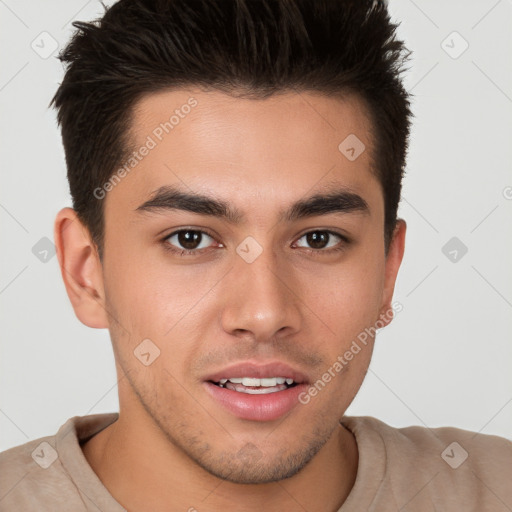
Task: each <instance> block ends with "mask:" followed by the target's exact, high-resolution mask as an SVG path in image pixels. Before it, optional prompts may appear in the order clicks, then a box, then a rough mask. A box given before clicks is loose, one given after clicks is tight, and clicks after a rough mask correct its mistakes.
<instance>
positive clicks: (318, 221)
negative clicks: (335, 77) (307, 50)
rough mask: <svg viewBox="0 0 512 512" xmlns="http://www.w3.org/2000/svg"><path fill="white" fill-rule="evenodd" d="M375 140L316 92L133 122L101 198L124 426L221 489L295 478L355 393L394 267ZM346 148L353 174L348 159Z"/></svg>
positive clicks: (209, 103)
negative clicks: (145, 431) (130, 155)
mask: <svg viewBox="0 0 512 512" xmlns="http://www.w3.org/2000/svg"><path fill="white" fill-rule="evenodd" d="M187 105H188V106H187ZM173 114H176V115H175V116H174V118H171V115H173ZM170 118H171V120H170V121H169V119H170ZM165 122H168V124H167V125H166V124H165ZM161 123H163V124H161ZM369 129H370V126H369V124H368V121H367V118H366V116H365V113H364V110H363V108H362V107H361V104H360V103H359V102H358V100H357V98H347V100H344V101H341V100H338V99H334V98H327V97H324V96H321V95H317V94H313V93H308V94H306V93H302V94H300V95H299V94H295V93H286V94H281V95H279V96H274V97H272V98H268V99H264V100H261V99H259V100H254V99H236V98H233V97H230V96H228V95H225V94H223V93H220V92H201V91H198V90H190V91H185V90H178V91H172V92H163V93H158V94H153V95H150V96H148V97H145V98H144V99H142V100H141V101H140V102H139V103H138V104H137V106H136V110H135V116H134V118H133V130H132V133H131V136H132V140H133V141H134V148H135V150H136V151H138V156H136V158H137V161H136V163H135V161H131V165H133V167H130V163H128V165H127V167H126V169H129V171H125V173H121V179H120V180H117V182H115V186H108V185H107V189H108V190H109V191H108V193H107V194H106V197H105V198H104V208H105V209H104V213H105V246H104V249H105V250H104V261H103V269H102V271H103V285H104V292H105V299H106V301H105V308H106V310H107V311H109V313H110V314H111V315H110V316H109V326H108V327H109V329H110V333H111V338H112V342H113V346H114V351H115V356H116V362H117V365H118V368H119V370H120V371H121V372H123V373H124V374H125V375H126V378H125V379H122V380H121V382H120V384H119V387H120V389H119V392H120V406H121V415H123V414H129V415H131V417H132V420H133V421H138V418H140V417H141V415H146V416H148V417H149V418H151V421H152V422H154V424H155V425H156V426H157V428H158V429H159V431H160V432H161V433H162V434H163V435H165V437H166V438H167V439H168V440H169V441H170V442H171V443H172V444H173V445H174V446H177V447H179V448H180V449H181V450H182V452H183V453H185V454H186V455H187V456H188V457H189V458H190V459H191V460H192V461H194V462H196V463H197V464H199V465H200V466H201V467H203V468H204V469H206V470H207V471H209V472H210V473H212V474H214V475H216V476H218V477H220V478H223V479H227V480H230V481H233V482H240V483H261V482H268V481H273V480H278V479H282V478H286V477H289V476H291V475H293V474H295V473H296V472H298V471H299V470H300V469H301V468H303V467H304V466H305V465H306V464H307V463H308V462H309V461H310V460H311V459H312V457H313V456H314V455H315V454H316V453H317V452H318V451H319V450H320V449H321V448H322V447H323V446H324V445H325V444H326V443H327V441H328V440H329V439H330V438H331V436H332V435H333V432H335V430H336V429H337V428H339V421H340V419H341V417H342V416H343V414H344V412H345V410H346V408H347V407H348V405H349V404H350V403H351V401H352V399H353V398H354V396H355V394H356V393H357V391H358V389H359V387H360V385H361V383H362V381H363V378H364V375H365V372H366V370H367V368H368V365H369V363H370V358H371V353H372V349H373V339H372V338H371V337H368V336H367V337H366V343H365V344H363V343H361V341H359V342H357V340H358V339H359V340H361V337H359V338H358V336H360V334H361V333H362V332H364V330H365V328H369V327H372V326H374V325H375V323H376V321H377V320H379V317H380V315H381V314H383V313H386V314H388V312H387V310H389V308H390V301H391V296H392V291H393V286H394V280H395V277H396V272H397V270H398V266H399V263H400V262H399V260H400V258H401V254H400V255H399V256H397V255H396V254H397V251H396V250H394V249H393V245H392V248H391V249H390V253H389V256H388V257H386V254H385V248H384V199H383V195H382V190H381V187H380V184H379V182H378V180H377V179H376V177H375V176H374V175H373V173H372V171H371V168H370V154H369V153H370V151H369V150H370V148H371V139H370V131H369ZM350 134H354V135H355V136H357V138H358V139H359V141H361V142H362V143H363V144H364V145H365V147H366V149H365V150H364V151H363V152H362V153H361V154H360V155H359V156H358V157H357V158H355V159H354V158H353V154H352V153H353V152H351V151H350V149H349V150H348V153H347V149H346V148H345V150H344V151H345V153H342V151H340V149H339V148H338V146H339V145H340V143H342V141H344V140H345V139H346V138H347V137H348V136H349V135H350ZM350 140H351V141H352V146H354V142H353V141H354V140H355V139H349V141H350ZM142 147H146V148H148V149H147V151H145V150H141V149H140V148H142ZM344 147H345V146H343V145H342V149H343V148H344ZM359 148H360V147H359V146H357V147H356V149H355V152H356V153H355V154H356V155H357V153H358V152H359ZM347 154H348V155H349V156H350V157H351V158H347V156H346V155H347ZM123 174H124V176H123ZM320 197H322V199H319V198H320ZM315 199H316V201H315ZM398 252H400V251H398ZM388 319H389V315H388ZM384 323H385V322H384ZM381 325H383V324H381ZM143 340H145V341H143ZM355 340H356V344H357V345H358V346H359V350H357V349H355V348H354V341H355ZM141 343H142V345H141ZM347 351H348V352H351V353H352V357H350V359H349V357H348V356H346V353H347ZM336 363H338V364H336ZM340 367H341V368H340ZM326 375H327V376H326ZM230 379H233V381H232V380H230ZM315 390H316V391H315Z"/></svg>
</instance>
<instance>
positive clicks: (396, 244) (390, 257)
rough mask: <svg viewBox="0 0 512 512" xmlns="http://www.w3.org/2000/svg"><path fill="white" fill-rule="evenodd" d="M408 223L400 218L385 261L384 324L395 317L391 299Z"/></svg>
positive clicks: (381, 315) (381, 318)
mask: <svg viewBox="0 0 512 512" xmlns="http://www.w3.org/2000/svg"><path fill="white" fill-rule="evenodd" d="M406 229H407V225H406V223H405V221H404V220H403V219H398V220H397V223H396V226H395V230H394V231H393V238H392V239H391V242H390V245H389V250H388V254H387V256H386V263H385V275H384V289H383V293H382V304H381V310H380V321H381V323H382V324H384V325H388V324H389V323H390V322H391V320H392V319H393V309H392V307H391V301H392V300H393V292H394V290H395V282H396V277H397V275H398V270H399V269H400V264H401V263H402V258H403V256H404V250H405V232H406Z"/></svg>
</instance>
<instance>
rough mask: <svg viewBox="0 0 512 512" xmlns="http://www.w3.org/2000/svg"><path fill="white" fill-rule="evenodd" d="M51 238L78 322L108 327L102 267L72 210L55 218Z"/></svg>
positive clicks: (86, 232)
mask: <svg viewBox="0 0 512 512" xmlns="http://www.w3.org/2000/svg"><path fill="white" fill-rule="evenodd" d="M53 235H54V236H53V237H54V240H55V246H56V250H57V258H58V260H59V266H60V271H61V275H62V279H63V281H64V285H65V287H66V291H67V294H68V297H69V300H70V301H71V305H72V306H73V309H74V310H75V314H76V316H77V317H78V319H79V320H80V321H81V322H82V323H83V324H85V325H87V326H88V327H93V328H98V329H103V328H108V327H109V321H108V314H107V311H106V309H105V293H104V286H103V272H102V265H101V262H100V259H99V256H98V252H97V248H96V244H94V242H93V241H92V239H91V237H90V234H89V230H88V229H87V228H86V227H85V226H84V225H83V224H82V223H81V222H80V220H79V218H78V216H77V214H76V212H75V210H73V209H72V208H63V209H62V210H60V211H59V213H58V214H57V217H56V219H55V225H54V232H53Z"/></svg>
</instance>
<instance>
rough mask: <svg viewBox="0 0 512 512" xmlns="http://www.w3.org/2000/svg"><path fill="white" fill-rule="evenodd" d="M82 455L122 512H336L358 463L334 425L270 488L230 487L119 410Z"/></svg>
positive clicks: (147, 423)
mask: <svg viewBox="0 0 512 512" xmlns="http://www.w3.org/2000/svg"><path fill="white" fill-rule="evenodd" d="M128 417H130V421H127V418H128ZM132 418H136V421H134V420H133V419H132ZM82 450H83V452H84V455H85V457H86V459H87V461H88V462H89V464H90V466H91V467H92V469H93V470H94V471H95V473H96V474H97V475H98V477H99V478H100V480H101V481H102V482H103V484H104V486H105V487H106V488H107V489H108V491H109V492H110V494H111V495H112V496H113V497H114V498H115V499H116V500H117V501H118V502H119V503H120V504H121V505H122V506H123V507H124V508H126V509H127V510H130V511H131V510H136V511H137V512H143V511H146V510H148V511H149V510H151V511H152V512H160V511H162V512H163V511H168V510H169V508H170V506H172V510H187V511H188V510H190V511H191V512H193V511H194V510H196V511H197V512H201V511H202V510H208V511H210V512H220V511H222V512H227V511H228V512H229V511H236V512H241V511H243V512H252V511H258V512H259V511H261V510H262V508H264V509H265V510H266V511H267V510H268V511H274V510H275V511H279V512H282V511H283V510H300V509H303V510H308V511H309V512H316V511H318V512H320V511H322V512H325V511H332V512H335V511H337V510H338V509H339V508H340V507H341V505H342V504H343V503H344V501H345V500H346V498H347V496H348V494H349V493H350V490H351V489H352V487H353V485H354V482H355V478H356V474H357V465H358V451H357V444H356V442H355V438H354V436H353V434H352V433H351V432H350V431H349V430H347V429H346V428H345V427H343V426H342V425H341V424H340V425H339V428H338V429H336V430H335V431H334V432H333V434H332V436H331V437H330V438H329V440H328V441H327V443H326V444H325V445H324V446H323V448H322V449H321V450H320V451H319V452H318V453H317V454H316V456H315V457H314V458H313V459H312V460H311V461H310V462H309V463H308V464H307V465H306V466H305V467H304V468H303V469H302V470H301V471H299V473H297V474H296V475H294V476H292V477H290V478H287V479H285V480H281V481H278V482H272V483H265V484H258V485H245V484H235V483H232V482H228V481H225V480H221V479H219V478H217V477H216V476H213V475H211V474H210V473H208V472H207V471H205V470H204V469H203V468H201V467H200V466H198V465H197V464H196V463H195V462H194V461H192V460H191V459H190V458H189V457H188V456H187V455H186V454H184V453H183V452H182V451H181V450H180V449H179V448H178V447H176V446H174V445H173V444H172V443H171V442H170V441H169V440H168V439H167V438H166V437H165V436H164V435H163V433H162V432H161V431H160V429H159V428H158V427H157V426H156V425H155V424H154V422H152V421H151V419H150V418H149V417H148V416H147V415H140V414H139V415H137V416H135V415H127V414H123V411H122V410H121V413H120V415H119V419H118V420H117V421H116V422H115V423H113V424H112V425H109V426H108V427H107V428H105V429H104V430H102V431H101V432H100V433H98V434H97V435H95V436H94V437H93V438H91V439H90V440H89V441H88V442H87V443H85V444H84V445H83V446H82Z"/></svg>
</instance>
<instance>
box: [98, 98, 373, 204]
mask: <svg viewBox="0 0 512 512" xmlns="http://www.w3.org/2000/svg"><path fill="white" fill-rule="evenodd" d="M370 129H371V125H370V123H369V120H368V117H367V115H366V111H365V109H364V105H363V104H362V102H361V101H360V100H359V99H358V98H357V97H355V96H348V97H346V98H345V99H337V98H333V97H327V96H324V95H321V94H318V93H306V92H301V93H297V92H287V93H281V94H279V95H274V96H271V97H268V98H265V99H249V98H237V97H233V96H230V95H228V94H225V93H222V92H218V91H209V92H206V91H201V90H198V89H188V90H185V89H178V90H173V91H163V92H159V93H155V94H149V95H147V96H145V97H144V98H142V99H141V100H139V101H138V102H137V104H136V105H135V107H134V111H133V117H132V125H131V129H130V133H129V138H130V140H131V142H132V149H133V150H134V152H135V153H137V156H136V157H133V158H136V161H134V160H133V158H132V160H133V161H132V164H134V165H133V166H131V165H129V166H127V169H128V167H129V170H128V172H126V173H125V174H126V178H123V180H122V181H121V182H120V183H119V185H117V186H116V187H115V189H114V190H112V192H109V194H108V196H112V197H111V198H110V197H108V199H109V200H108V201H107V204H108V203H109V202H112V201H116V202H117V201H122V202H124V203H125V205H126V206H127V207H129V208H130V209H131V210H134V209H135V208H136V207H137V206H138V205H139V204H140V203H141V201H142V200H144V199H147V198H148V197H150V196H151V194H152V193H153V192H154V191H155V190H157V189H158V188H160V187H162V186H165V185H169V184H179V185H180V186H182V188H183V187H185V188H188V189H190V191H193V192H197V193H210V192H212V191H217V192H219V194H217V196H224V198H225V199H226V200H233V201H237V202H238V203H239V204H241V205H242V206H243V205H244V203H245V204H246V206H251V205H252V204H251V201H255V200H261V201H263V202H266V203H267V204H268V203H269V202H270V201H271V200H274V202H275V203H276V205H277V206H278V207H279V206H283V205H284V204H286V203H287V202H291V201H292V200H296V198H297V196H300V195H304V194H306V193H307V191H308V190H309V191H311V190H313V189H314V188H315V187H316V188H320V189H323V190H325V188H326V187H327V184H330V183H331V184H333V185H336V184H338V185H342V186H344V187H345V188H347V189H350V190H352V191H354V192H356V193H361V191H362V189H364V188H365V187H366V188H367V187H368V186H369V185H371V186H372V187H373V188H375V186H377V187H378V182H376V179H375V177H374V174H373V172H372V170H371V158H370V148H371V131H370ZM347 141H348V142H347ZM350 146H352V147H354V148H355V151H357V153H359V152H360V154H359V156H357V154H356V156H357V158H355V159H354V158H348V157H353V152H352V153H348V157H347V154H344V153H343V151H345V150H346V149H347V148H348V149H350ZM145 147H146V148H150V149H144V148H145ZM142 153H144V155H143V156H142V157H141V154H142Z"/></svg>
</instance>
